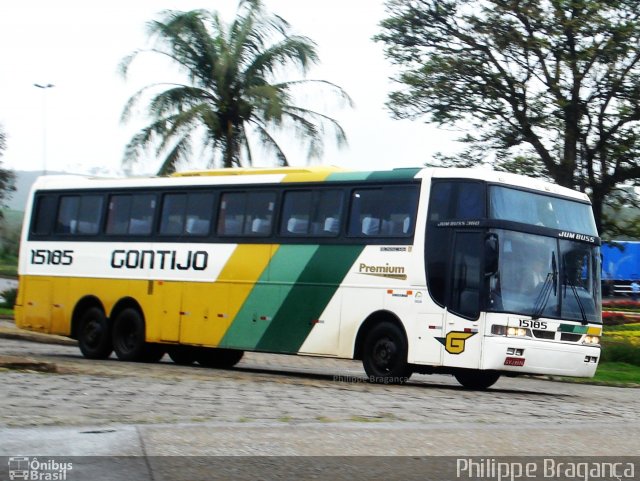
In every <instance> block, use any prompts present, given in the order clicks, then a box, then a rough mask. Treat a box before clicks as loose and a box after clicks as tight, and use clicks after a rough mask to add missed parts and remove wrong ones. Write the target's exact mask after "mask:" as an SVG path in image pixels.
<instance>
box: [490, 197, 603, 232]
mask: <svg viewBox="0 0 640 481" xmlns="http://www.w3.org/2000/svg"><path fill="white" fill-rule="evenodd" d="M489 192H490V206H491V210H490V214H491V218H492V219H501V220H511V221H515V222H523V223H526V224H531V225H539V226H544V227H551V228H552V229H564V230H569V231H572V232H580V233H583V234H590V235H593V236H597V235H598V231H597V229H596V224H595V221H594V219H593V212H592V210H591V206H590V205H589V204H583V203H581V202H576V201H572V200H569V199H560V198H558V197H551V196H548V195H544V194H536V193H533V192H526V191H523V190H517V189H509V188H507V187H500V186H491V188H490V189H489Z"/></svg>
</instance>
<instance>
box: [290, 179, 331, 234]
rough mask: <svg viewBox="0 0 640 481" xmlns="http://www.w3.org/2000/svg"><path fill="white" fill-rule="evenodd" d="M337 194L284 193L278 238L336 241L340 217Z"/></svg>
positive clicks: (328, 191)
mask: <svg viewBox="0 0 640 481" xmlns="http://www.w3.org/2000/svg"><path fill="white" fill-rule="evenodd" d="M342 198H343V193H342V191H340V190H316V191H311V190H304V191H288V192H285V193H284V201H283V206H282V220H281V224H280V235H283V236H310V237H317V236H319V237H329V236H332V237H335V236H337V235H338V234H339V230H340V218H341V217H342Z"/></svg>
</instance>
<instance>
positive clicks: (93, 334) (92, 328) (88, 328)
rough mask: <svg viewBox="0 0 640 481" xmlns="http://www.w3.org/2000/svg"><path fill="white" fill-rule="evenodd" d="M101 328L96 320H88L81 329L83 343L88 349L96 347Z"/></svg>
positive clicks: (100, 337) (98, 342) (99, 339)
mask: <svg viewBox="0 0 640 481" xmlns="http://www.w3.org/2000/svg"><path fill="white" fill-rule="evenodd" d="M102 334H103V333H102V326H101V324H100V321H98V320H97V319H90V320H88V321H87V322H86V323H85V325H84V329H83V338H84V343H85V345H87V346H88V347H93V348H95V347H97V346H98V344H100V341H101V339H102Z"/></svg>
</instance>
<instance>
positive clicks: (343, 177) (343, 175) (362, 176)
mask: <svg viewBox="0 0 640 481" xmlns="http://www.w3.org/2000/svg"><path fill="white" fill-rule="evenodd" d="M372 173H373V172H371V171H367V172H334V173H333V174H329V175H328V176H327V178H326V179H325V180H327V181H329V182H331V181H343V182H345V181H355V180H366V179H367V178H368V177H369V176H370V175H371V174H372Z"/></svg>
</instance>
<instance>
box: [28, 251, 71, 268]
mask: <svg viewBox="0 0 640 481" xmlns="http://www.w3.org/2000/svg"><path fill="white" fill-rule="evenodd" d="M31 263H32V264H35V265H50V266H70V265H71V264H72V263H73V251H72V250H64V251H61V250H52V251H51V250H49V249H31Z"/></svg>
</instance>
